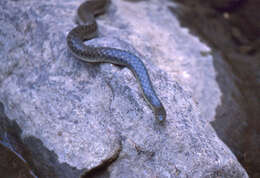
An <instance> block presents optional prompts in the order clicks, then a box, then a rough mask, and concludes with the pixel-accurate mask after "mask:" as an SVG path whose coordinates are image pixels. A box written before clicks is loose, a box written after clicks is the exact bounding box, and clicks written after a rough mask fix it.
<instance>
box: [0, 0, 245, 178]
mask: <svg viewBox="0 0 260 178" xmlns="http://www.w3.org/2000/svg"><path fill="white" fill-rule="evenodd" d="M166 2H168V1H165V4H164V5H163V4H162V3H159V2H158V1H155V0H154V1H149V3H148V2H145V1H141V2H130V1H119V0H115V1H113V2H112V4H111V6H110V7H109V9H108V12H107V14H106V15H104V16H101V17H99V19H98V23H99V27H100V28H99V31H100V35H101V36H102V38H101V39H100V40H95V39H94V40H92V42H91V43H93V44H102V45H107V46H114V47H118V48H122V49H126V50H129V51H132V52H135V53H136V54H138V55H140V54H142V55H140V56H142V58H143V61H144V63H145V64H146V65H147V68H148V70H149V73H150V75H151V79H152V81H153V83H154V86H155V90H156V91H157V93H158V95H159V97H160V98H161V99H162V102H163V103H164V105H165V107H166V110H167V121H166V122H165V124H164V125H158V124H157V123H156V122H155V120H154V116H153V113H152V112H151V110H150V108H149V107H148V106H147V104H146V102H145V101H144V99H143V97H142V95H141V91H140V90H139V88H138V84H137V83H136V80H135V79H134V77H133V75H132V74H131V73H130V71H129V70H128V69H126V68H119V67H117V66H114V65H111V64H87V63H84V62H82V61H79V60H76V59H75V58H74V57H72V55H71V54H70V53H69V51H68V49H67V46H66V34H67V33H68V32H69V31H70V30H71V29H72V28H73V27H74V26H75V25H74V23H73V17H74V12H75V11H76V8H77V7H78V6H79V4H80V3H81V2H79V1H76V2H75V1H72V0H71V1H59V0H58V1H42V2H35V1H32V0H29V1H25V2H24V1H7V0H4V1H1V2H0V8H1V9H0V17H1V18H0V23H1V24H4V25H2V26H0V60H1V65H0V72H1V73H0V101H1V102H2V103H3V105H4V112H5V115H6V116H7V117H8V118H9V119H10V120H14V121H16V122H17V124H18V125H19V127H20V128H21V130H22V141H23V143H24V144H25V146H26V147H28V149H29V150H30V152H31V153H30V154H31V155H32V158H31V159H32V160H31V165H32V166H33V167H34V169H35V170H34V171H35V174H37V175H39V176H42V177H78V176H79V175H80V174H82V173H83V172H86V176H87V177H90V174H91V170H92V169H94V168H96V167H100V166H104V165H106V166H107V169H106V171H104V172H102V171H101V176H102V177H111V178H117V177H126V178H127V177H131V178H135V177H162V178H164V177H217V176H222V177H236V178H237V177H247V174H246V172H245V171H244V169H243V168H242V167H241V165H240V164H239V163H238V161H237V160H236V158H235V156H234V155H233V154H232V152H231V151H230V150H229V149H228V148H227V147H226V146H225V145H224V144H223V143H222V142H221V141H220V140H219V139H218V137H217V136H216V134H215V132H214V130H213V129H212V128H211V126H210V125H209V123H208V121H209V120H212V119H213V117H214V110H215V108H216V106H217V105H218V104H219V101H220V100H219V97H220V92H219V89H218V86H217V84H216V82H215V81H214V79H215V72H214V69H213V66H212V57H211V56H209V55H207V56H205V55H201V53H202V52H206V53H207V52H208V51H209V50H210V49H209V48H208V47H207V46H205V45H204V44H202V43H201V42H199V40H198V39H197V38H196V37H194V36H191V35H190V34H189V33H188V32H187V30H186V29H183V28H180V26H179V23H178V21H177V20H176V18H175V17H174V16H173V14H172V13H171V12H170V11H169V9H168V6H167V3H166ZM169 4H170V3H169ZM169 4H168V5H169ZM172 5H173V4H172ZM130 44H131V45H132V46H131V45H130ZM139 53H140V54H139ZM201 100H203V102H205V101H208V103H210V105H209V107H208V108H207V110H210V111H211V112H209V111H207V112H205V110H203V108H202V107H200V106H201V105H197V104H196V103H198V102H201ZM205 113H206V114H205ZM205 118H206V119H205ZM41 153H42V154H41ZM111 161H114V162H113V163H112V164H111ZM58 163H60V164H59V165H58Z"/></svg>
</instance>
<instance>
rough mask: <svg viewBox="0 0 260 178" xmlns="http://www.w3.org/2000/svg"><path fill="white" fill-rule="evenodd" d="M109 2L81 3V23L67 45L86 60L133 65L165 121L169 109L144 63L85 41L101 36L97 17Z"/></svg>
mask: <svg viewBox="0 0 260 178" xmlns="http://www.w3.org/2000/svg"><path fill="white" fill-rule="evenodd" d="M108 2H109V1H108V0H91V1H86V2H84V3H82V4H81V5H80V6H79V8H78V10H77V18H78V19H77V21H78V26H77V27H75V28H74V29H72V30H71V31H70V32H69V34H68V35H67V45H68V47H69V49H70V51H71V52H72V54H73V55H74V56H76V57H77V58H79V59H81V60H83V61H86V62H92V63H100V62H105V63H112V64H116V65H120V66H125V67H127V68H129V69H130V70H131V71H132V73H133V74H134V76H135V78H136V79H137V81H138V83H139V85H140V87H141V89H142V93H143V96H144V98H145V99H146V102H147V103H148V104H149V105H150V107H151V108H152V110H153V112H154V115H155V118H156V119H157V120H158V121H159V122H161V121H163V120H165V118H166V112H165V109H164V107H163V105H162V103H161V101H160V100H159V98H158V97H157V95H156V93H155V91H154V89H153V86H152V82H151V80H150V77H149V75H148V72H147V69H146V67H145V65H144V63H143V62H142V61H141V60H140V59H139V58H138V57H137V56H135V55H134V54H132V53H129V52H128V51H124V50H120V49H115V48H109V47H94V46H87V45H85V44H84V41H85V40H89V39H92V38H95V37H96V36H97V23H96V21H95V16H96V15H98V14H101V13H104V12H105V9H106V7H107V4H108Z"/></svg>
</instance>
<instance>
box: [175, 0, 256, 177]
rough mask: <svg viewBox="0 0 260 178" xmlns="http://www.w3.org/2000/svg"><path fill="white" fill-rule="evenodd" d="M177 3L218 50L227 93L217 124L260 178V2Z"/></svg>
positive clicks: (219, 79)
mask: <svg viewBox="0 0 260 178" xmlns="http://www.w3.org/2000/svg"><path fill="white" fill-rule="evenodd" d="M176 1H177V0H176ZM178 2H180V3H181V5H179V6H178V8H176V9H177V10H176V11H175V12H178V13H177V14H178V17H179V19H180V21H181V22H182V25H184V26H185V27H188V28H189V29H191V31H192V32H193V33H195V34H197V35H198V36H200V37H201V39H203V40H206V41H207V43H208V44H209V45H211V46H212V47H213V48H214V49H216V50H215V51H214V52H213V54H214V55H213V57H214V60H213V61H214V67H215V70H216V71H217V77H216V80H217V82H218V84H219V88H220V89H221V93H222V96H221V105H219V106H218V108H217V109H216V115H215V120H214V121H213V122H212V125H213V127H214V129H215V130H216V132H217V134H218V136H219V137H220V138H221V139H222V140H223V141H224V142H225V143H226V144H227V145H228V146H229V148H231V150H232V151H233V152H234V153H235V155H236V156H237V157H238V159H239V161H240V162H241V163H242V165H243V166H244V167H245V168H246V170H247V172H248V174H249V176H250V177H252V178H258V177H260V166H259V165H260V152H259V151H258V150H260V119H259V115H260V110H259V108H260V90H259V88H260V80H259V77H260V70H259V69H260V60H259V59H260V50H259V49H260V39H259V35H260V30H259V29H260V23H259V19H260V13H259V8H260V3H258V2H256V1H245V0H225V1H223V0H208V1H203V0H194V1H189V0H178ZM191 17H192V18H191ZM212 34H214V35H212ZM200 101H203V100H200ZM200 104H201V105H202V107H204V108H207V106H208V104H207V103H203V102H200ZM209 112H211V111H209Z"/></svg>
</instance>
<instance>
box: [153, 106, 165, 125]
mask: <svg viewBox="0 0 260 178" xmlns="http://www.w3.org/2000/svg"><path fill="white" fill-rule="evenodd" d="M154 114H155V118H156V120H157V121H159V122H163V121H164V120H165V119H166V111H165V109H164V107H163V106H160V107H158V108H155V111H154Z"/></svg>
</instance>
